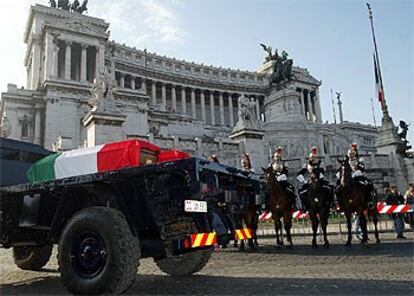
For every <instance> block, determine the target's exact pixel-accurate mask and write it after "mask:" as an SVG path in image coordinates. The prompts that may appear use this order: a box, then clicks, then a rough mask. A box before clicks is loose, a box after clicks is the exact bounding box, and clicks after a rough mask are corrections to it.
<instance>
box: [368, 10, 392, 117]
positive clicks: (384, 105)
mask: <svg viewBox="0 0 414 296" xmlns="http://www.w3.org/2000/svg"><path fill="white" fill-rule="evenodd" d="M367 7H368V12H369V20H370V23H371V33H372V40H373V42H374V51H375V56H376V61H377V67H378V74H379V80H380V82H381V88H382V89H381V91H382V96H383V97H382V104H381V109H382V113H383V115H384V117H388V107H387V103H386V100H385V92H384V84H383V83H382V74H381V67H380V60H379V54H378V48H377V40H376V38H375V30H374V17H373V16H372V10H371V5H369V3H367Z"/></svg>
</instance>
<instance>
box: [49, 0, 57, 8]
mask: <svg viewBox="0 0 414 296" xmlns="http://www.w3.org/2000/svg"><path fill="white" fill-rule="evenodd" d="M49 4H50V7H52V8H56V1H55V0H49Z"/></svg>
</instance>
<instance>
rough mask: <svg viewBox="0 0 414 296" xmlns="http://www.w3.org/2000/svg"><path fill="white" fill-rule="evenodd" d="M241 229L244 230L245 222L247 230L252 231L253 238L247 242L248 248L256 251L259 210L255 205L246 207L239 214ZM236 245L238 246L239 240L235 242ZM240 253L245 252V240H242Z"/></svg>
mask: <svg viewBox="0 0 414 296" xmlns="http://www.w3.org/2000/svg"><path fill="white" fill-rule="evenodd" d="M238 218H239V221H238V222H239V223H238V224H239V227H240V228H243V222H244V224H245V225H246V227H247V228H249V229H250V230H251V234H252V238H249V239H248V240H247V243H248V246H249V247H250V249H253V250H256V248H257V246H258V243H257V227H258V220H259V215H258V214H257V208H256V205H255V204H249V205H247V206H246V207H244V208H243V209H242V210H241V212H240V214H239V217H238ZM234 245H235V246H237V240H236V239H235V240H234ZM239 250H240V251H244V240H243V239H242V240H240V247H239Z"/></svg>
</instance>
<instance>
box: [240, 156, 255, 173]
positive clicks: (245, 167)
mask: <svg viewBox="0 0 414 296" xmlns="http://www.w3.org/2000/svg"><path fill="white" fill-rule="evenodd" d="M241 169H242V171H245V172H252V171H253V168H252V162H251V160H250V155H249V153H244V154H243V156H242V159H241Z"/></svg>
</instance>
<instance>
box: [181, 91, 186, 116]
mask: <svg viewBox="0 0 414 296" xmlns="http://www.w3.org/2000/svg"><path fill="white" fill-rule="evenodd" d="M181 114H184V115H185V114H187V101H186V97H185V86H181Z"/></svg>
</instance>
